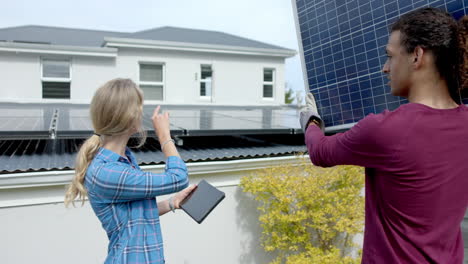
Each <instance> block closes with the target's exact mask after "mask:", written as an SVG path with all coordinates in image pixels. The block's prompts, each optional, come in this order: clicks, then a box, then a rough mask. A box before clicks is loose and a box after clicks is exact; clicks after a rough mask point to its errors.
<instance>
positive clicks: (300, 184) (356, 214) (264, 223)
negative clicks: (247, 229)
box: [241, 159, 364, 264]
mask: <svg viewBox="0 0 468 264" xmlns="http://www.w3.org/2000/svg"><path fill="white" fill-rule="evenodd" d="M363 187H364V171H363V169H362V168H360V167H356V166H337V167H333V168H320V167H316V166H313V165H312V164H310V162H309V161H307V160H305V159H302V160H301V162H300V163H299V164H295V165H281V166H275V167H270V168H265V169H261V170H258V171H256V172H255V173H254V174H252V175H249V176H246V177H243V178H242V179H241V188H242V189H243V191H244V192H247V193H250V194H252V195H253V196H254V197H255V200H257V201H258V202H259V206H258V210H259V212H260V217H259V221H260V224H261V227H262V228H263V232H262V246H263V248H264V249H265V250H266V251H268V252H275V253H277V258H276V259H275V260H274V261H273V262H271V263H270V264H280V263H286V264H303V263H304V264H306V263H307V264H310V263H317V264H327V263H330V264H332V263H333V264H337V263H343V264H348V263H350V264H351V263H360V256H358V257H354V258H353V257H352V256H351V255H353V252H354V255H360V251H359V250H357V248H356V245H355V243H354V242H353V240H352V238H353V237H354V236H355V235H356V234H358V233H360V232H362V230H363V226H364V223H363V220H364V197H363V196H362V195H361V190H362V189H363ZM356 253H357V254H356Z"/></svg>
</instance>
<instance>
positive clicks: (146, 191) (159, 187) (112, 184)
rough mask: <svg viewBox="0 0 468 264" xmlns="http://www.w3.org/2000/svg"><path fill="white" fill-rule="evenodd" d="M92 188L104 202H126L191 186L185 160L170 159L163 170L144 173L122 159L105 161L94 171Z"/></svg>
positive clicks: (172, 157) (91, 182)
mask: <svg viewBox="0 0 468 264" xmlns="http://www.w3.org/2000/svg"><path fill="white" fill-rule="evenodd" d="M90 176H91V179H89V183H90V186H89V187H91V188H90V190H89V191H92V192H93V194H94V195H96V196H97V197H99V198H100V200H101V201H102V202H105V203H117V202H127V201H132V200H138V199H145V198H152V197H155V196H158V195H164V194H169V193H174V192H178V191H180V190H182V189H184V188H186V187H187V186H188V173H187V167H186V165H185V163H184V161H183V160H182V159H181V158H179V157H176V156H171V157H168V158H167V161H166V168H165V172H164V173H160V174H158V173H152V172H143V171H142V170H140V169H138V168H134V167H132V166H131V165H130V164H126V163H122V162H111V163H106V164H104V165H103V166H101V167H99V168H97V169H96V170H95V171H94V173H91V175H90Z"/></svg>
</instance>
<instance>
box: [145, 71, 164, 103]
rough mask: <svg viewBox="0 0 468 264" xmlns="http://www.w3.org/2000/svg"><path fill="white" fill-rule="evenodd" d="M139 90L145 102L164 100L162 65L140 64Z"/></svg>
mask: <svg viewBox="0 0 468 264" xmlns="http://www.w3.org/2000/svg"><path fill="white" fill-rule="evenodd" d="M140 89H141V90H143V93H144V94H145V100H158V101H162V100H164V64H149V63H147V64H144V63H140Z"/></svg>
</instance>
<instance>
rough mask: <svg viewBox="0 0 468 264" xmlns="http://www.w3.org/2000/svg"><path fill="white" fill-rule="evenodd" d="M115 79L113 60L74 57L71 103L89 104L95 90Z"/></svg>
mask: <svg viewBox="0 0 468 264" xmlns="http://www.w3.org/2000/svg"><path fill="white" fill-rule="evenodd" d="M115 77H117V75H116V71H115V59H114V58H97V57H74V58H73V60H72V84H71V91H70V92H71V93H70V97H71V100H72V101H75V102H83V103H90V101H91V98H92V97H93V95H94V92H95V91H96V89H97V88H98V87H99V86H101V85H103V84H104V83H105V82H106V81H108V80H110V79H113V78H115Z"/></svg>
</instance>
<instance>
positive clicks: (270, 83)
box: [263, 69, 275, 98]
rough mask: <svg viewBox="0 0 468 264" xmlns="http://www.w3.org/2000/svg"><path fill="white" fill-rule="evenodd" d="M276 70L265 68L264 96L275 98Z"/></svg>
mask: <svg viewBox="0 0 468 264" xmlns="http://www.w3.org/2000/svg"><path fill="white" fill-rule="evenodd" d="M274 87H275V70H274V69H263V98H273V90H274Z"/></svg>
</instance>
